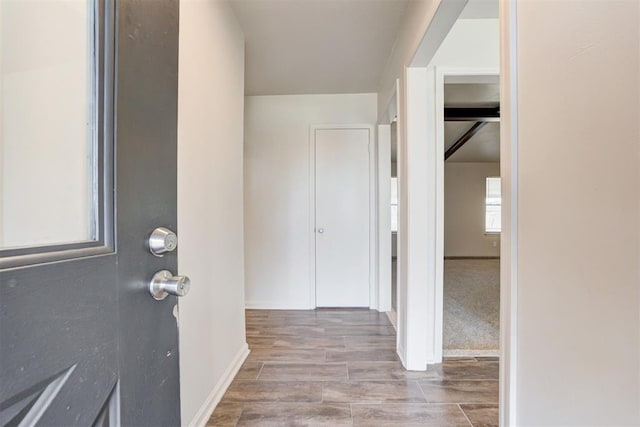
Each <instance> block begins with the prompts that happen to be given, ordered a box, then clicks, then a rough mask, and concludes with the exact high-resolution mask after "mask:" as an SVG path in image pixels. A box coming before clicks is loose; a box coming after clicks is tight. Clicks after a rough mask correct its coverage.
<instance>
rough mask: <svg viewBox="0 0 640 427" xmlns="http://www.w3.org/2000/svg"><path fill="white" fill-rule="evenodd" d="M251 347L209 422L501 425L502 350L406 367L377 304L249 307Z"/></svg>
mask: <svg viewBox="0 0 640 427" xmlns="http://www.w3.org/2000/svg"><path fill="white" fill-rule="evenodd" d="M246 319H247V341H248V343H249V347H250V349H251V353H250V354H249V357H248V358H247V361H246V362H245V363H244V365H243V366H242V368H241V369H240V372H238V374H237V375H236V377H235V379H234V381H233V383H232V384H231V386H230V387H229V389H228V390H227V392H226V394H225V395H224V397H223V398H222V401H221V402H220V404H219V405H218V407H217V408H216V410H215V412H214V413H213V415H212V416H211V419H210V420H209V422H208V424H207V425H208V426H443V427H444V426H467V427H468V426H474V427H477V426H497V425H498V381H497V380H498V365H499V362H498V360H497V359H496V358H456V359H445V361H444V363H442V364H440V365H434V366H432V367H430V369H429V370H428V371H426V372H409V371H406V370H404V368H403V367H402V364H401V363H400V361H399V359H398V356H397V355H396V352H395V342H396V337H395V330H394V329H393V327H392V326H391V324H390V323H389V320H388V319H387V316H386V315H385V314H384V313H378V312H376V311H371V310H351V309H350V310H346V309H344V310H343V309H335V310H330V309H326V310H314V311H283V310H278V311H271V310H247V312H246Z"/></svg>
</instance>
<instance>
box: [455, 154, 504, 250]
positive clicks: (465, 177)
mask: <svg viewBox="0 0 640 427" xmlns="http://www.w3.org/2000/svg"><path fill="white" fill-rule="evenodd" d="M492 176H500V163H457V162H446V163H445V166H444V256H445V257H448V256H454V257H461V256H462V257H464V256H471V257H475V256H481V257H485V256H492V257H497V256H500V235H499V234H493V235H487V234H486V233H485V206H486V204H485V198H486V179H487V177H492ZM494 244H495V246H494Z"/></svg>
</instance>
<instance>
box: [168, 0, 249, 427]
mask: <svg viewBox="0 0 640 427" xmlns="http://www.w3.org/2000/svg"><path fill="white" fill-rule="evenodd" d="M179 72H180V76H179V112H178V235H179V241H180V247H179V271H180V274H186V275H188V276H189V277H190V278H191V281H192V286H191V292H190V294H189V295H188V296H186V297H185V298H181V299H180V302H179V304H180V306H179V307H180V321H179V324H180V367H181V369H180V375H181V378H180V380H181V393H182V395H181V402H182V423H183V425H189V424H191V423H194V424H196V425H204V423H205V422H206V420H207V418H208V415H209V413H210V411H212V410H213V405H215V404H216V403H217V400H218V399H220V398H221V397H222V393H223V392H224V390H225V388H226V385H227V382H228V381H230V380H231V379H232V377H233V375H234V374H235V372H234V369H235V368H237V367H238V364H239V363H241V362H242V360H243V358H244V357H246V354H247V352H248V350H247V345H246V341H245V329H244V264H243V258H244V256H243V219H242V218H243V199H242V191H243V190H242V180H243V177H242V139H243V104H244V38H243V35H242V32H241V30H240V27H239V25H238V23H237V22H236V19H235V16H234V14H233V12H232V10H231V8H230V6H229V4H228V3H227V2H226V1H205V0H182V1H181V2H180V69H179Z"/></svg>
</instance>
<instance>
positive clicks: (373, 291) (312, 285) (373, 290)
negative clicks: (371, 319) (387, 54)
mask: <svg viewBox="0 0 640 427" xmlns="http://www.w3.org/2000/svg"><path fill="white" fill-rule="evenodd" d="M342 129H366V130H368V131H369V308H370V309H372V310H378V302H379V301H380V298H379V295H378V293H379V286H378V285H379V284H378V274H377V268H376V267H377V264H376V256H377V250H376V248H377V242H378V232H377V228H376V224H377V216H378V212H377V203H378V202H377V201H378V197H377V188H378V187H377V183H376V176H377V174H378V168H377V142H376V138H375V136H376V135H375V127H374V126H373V125H370V124H313V125H311V126H309V308H310V309H312V310H313V309H315V308H317V303H316V230H315V227H316V138H315V135H316V131H317V130H342Z"/></svg>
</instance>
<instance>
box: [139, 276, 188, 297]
mask: <svg viewBox="0 0 640 427" xmlns="http://www.w3.org/2000/svg"><path fill="white" fill-rule="evenodd" d="M190 287H191V280H189V278H188V277H187V276H174V275H173V274H171V272H170V271H169V270H160V271H158V272H157V273H156V274H154V275H153V278H152V279H151V282H150V283H149V292H150V293H151V296H152V297H153V298H154V299H157V300H158V301H159V300H163V299H165V298H166V297H167V295H175V296H177V297H183V296H185V295H186V294H188V293H189V288H190Z"/></svg>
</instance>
